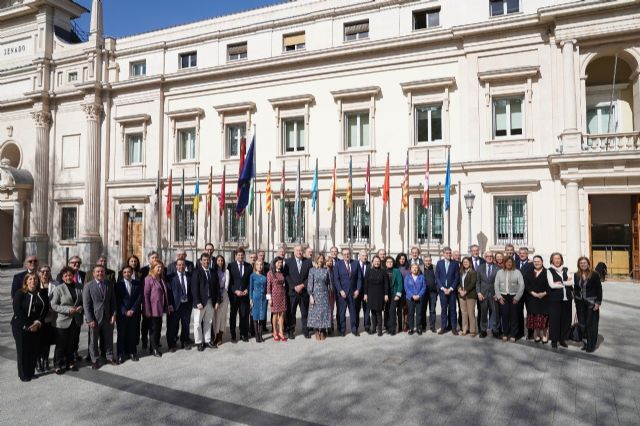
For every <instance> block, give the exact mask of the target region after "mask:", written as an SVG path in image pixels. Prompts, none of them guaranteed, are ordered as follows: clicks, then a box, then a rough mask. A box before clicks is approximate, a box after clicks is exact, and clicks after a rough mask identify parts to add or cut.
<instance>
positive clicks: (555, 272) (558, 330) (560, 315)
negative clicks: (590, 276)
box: [547, 252, 574, 349]
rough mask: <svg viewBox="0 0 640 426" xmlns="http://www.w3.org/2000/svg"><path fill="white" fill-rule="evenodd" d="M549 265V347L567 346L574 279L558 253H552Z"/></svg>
mask: <svg viewBox="0 0 640 426" xmlns="http://www.w3.org/2000/svg"><path fill="white" fill-rule="evenodd" d="M549 261H550V263H551V265H550V266H549V269H547V281H548V283H549V287H550V288H551V290H550V291H549V338H550V339H551V347H552V348H554V349H557V348H558V343H560V346H562V347H563V348H567V347H569V346H568V345H567V343H566V339H567V336H568V335H569V328H570V327H571V302H572V301H573V284H574V280H573V277H572V276H571V274H569V271H568V268H567V267H566V266H564V259H563V258H562V254H560V253H557V252H556V253H552V254H551V258H550V259H549Z"/></svg>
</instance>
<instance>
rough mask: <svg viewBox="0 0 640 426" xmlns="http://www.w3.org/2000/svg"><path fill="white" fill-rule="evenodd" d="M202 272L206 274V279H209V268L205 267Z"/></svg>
mask: <svg viewBox="0 0 640 426" xmlns="http://www.w3.org/2000/svg"><path fill="white" fill-rule="evenodd" d="M204 273H205V274H207V281H209V280H210V279H211V278H210V277H209V270H208V269H205V270H204Z"/></svg>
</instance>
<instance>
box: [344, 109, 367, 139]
mask: <svg viewBox="0 0 640 426" xmlns="http://www.w3.org/2000/svg"><path fill="white" fill-rule="evenodd" d="M344 122H345V141H346V148H359V147H364V146H369V112H368V111H367V112H348V113H346V114H345V115H344Z"/></svg>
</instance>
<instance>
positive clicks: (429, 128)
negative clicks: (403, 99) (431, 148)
mask: <svg viewBox="0 0 640 426" xmlns="http://www.w3.org/2000/svg"><path fill="white" fill-rule="evenodd" d="M415 119H416V142H417V143H421V142H434V141H441V140H442V106H441V105H433V106H417V107H416V108H415Z"/></svg>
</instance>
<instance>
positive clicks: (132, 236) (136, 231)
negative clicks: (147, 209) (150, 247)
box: [122, 212, 144, 265]
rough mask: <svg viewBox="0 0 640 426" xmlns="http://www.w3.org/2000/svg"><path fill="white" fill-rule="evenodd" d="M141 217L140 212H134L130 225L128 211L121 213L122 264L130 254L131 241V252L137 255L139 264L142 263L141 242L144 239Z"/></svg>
mask: <svg viewBox="0 0 640 426" xmlns="http://www.w3.org/2000/svg"><path fill="white" fill-rule="evenodd" d="M142 219H143V218H142V212H136V215H135V218H134V220H133V227H132V224H131V222H130V221H129V213H128V212H124V213H123V214H122V241H124V244H123V246H122V263H123V264H124V263H125V262H126V261H127V258H128V257H129V255H131V242H132V243H133V254H135V255H136V256H138V259H140V264H141V265H142V263H143V258H142V242H143V241H144V239H143V238H144V232H143V230H144V226H143V220H142ZM132 228H133V229H132Z"/></svg>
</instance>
